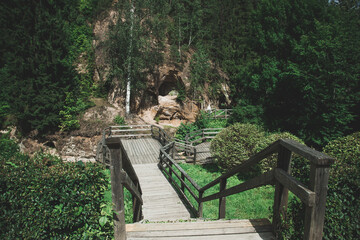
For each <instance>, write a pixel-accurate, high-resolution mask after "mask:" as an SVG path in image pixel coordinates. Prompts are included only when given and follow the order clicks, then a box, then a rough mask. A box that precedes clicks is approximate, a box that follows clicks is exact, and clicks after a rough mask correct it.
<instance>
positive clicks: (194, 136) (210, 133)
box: [185, 128, 223, 145]
mask: <svg viewBox="0 0 360 240" xmlns="http://www.w3.org/2000/svg"><path fill="white" fill-rule="evenodd" d="M222 129H223V128H204V129H199V130H196V131H193V132H190V133H188V134H186V136H185V142H186V144H189V145H197V144H199V143H201V142H203V141H206V140H207V139H213V138H214V137H215V136H216V135H217V134H218V133H219V132H220V131H221V130H222Z"/></svg>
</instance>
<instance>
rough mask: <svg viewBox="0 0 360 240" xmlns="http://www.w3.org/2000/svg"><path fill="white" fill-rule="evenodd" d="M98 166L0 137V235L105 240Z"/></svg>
mask: <svg viewBox="0 0 360 240" xmlns="http://www.w3.org/2000/svg"><path fill="white" fill-rule="evenodd" d="M107 187H108V181H107V180H106V177H105V175H104V171H103V166H101V165H98V164H90V163H89V164H83V163H82V162H79V163H70V162H63V161H62V160H60V159H58V158H57V157H54V156H51V155H47V154H44V153H38V154H37V155H36V156H35V157H33V158H30V157H28V156H26V155H23V154H22V153H20V152H19V149H18V147H17V145H16V144H15V143H14V142H13V141H12V140H9V139H8V137H7V136H1V137H0V238H1V239H88V238H97V239H108V238H110V237H111V236H112V221H105V218H106V216H107V215H109V214H110V215H111V213H106V209H103V207H104V206H105V202H104V201H105V200H104V197H103V194H104V191H105V190H106V189H107Z"/></svg>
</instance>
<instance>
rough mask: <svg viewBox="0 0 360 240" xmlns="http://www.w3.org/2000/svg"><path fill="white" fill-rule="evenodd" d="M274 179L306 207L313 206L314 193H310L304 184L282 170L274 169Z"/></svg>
mask: <svg viewBox="0 0 360 240" xmlns="http://www.w3.org/2000/svg"><path fill="white" fill-rule="evenodd" d="M275 178H276V180H278V181H279V182H280V183H281V184H282V185H284V187H286V188H288V189H289V190H290V191H291V192H293V193H294V194H295V195H296V196H297V197H298V198H300V200H301V201H302V202H303V203H305V204H306V205H307V206H309V207H313V206H314V205H315V192H313V191H310V190H309V189H308V188H307V187H306V186H305V185H304V184H302V183H301V182H299V181H298V180H297V179H295V178H294V177H292V176H290V175H289V174H287V173H286V172H285V171H284V170H282V169H279V168H276V169H275Z"/></svg>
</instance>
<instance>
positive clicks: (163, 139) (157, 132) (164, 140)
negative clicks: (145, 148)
mask: <svg viewBox="0 0 360 240" xmlns="http://www.w3.org/2000/svg"><path fill="white" fill-rule="evenodd" d="M151 136H152V137H153V138H155V139H157V140H158V141H159V142H160V143H161V145H163V146H164V145H166V144H168V143H169V142H171V141H172V138H171V137H170V136H169V135H168V134H167V133H166V132H165V131H164V129H162V128H161V127H158V126H156V125H151Z"/></svg>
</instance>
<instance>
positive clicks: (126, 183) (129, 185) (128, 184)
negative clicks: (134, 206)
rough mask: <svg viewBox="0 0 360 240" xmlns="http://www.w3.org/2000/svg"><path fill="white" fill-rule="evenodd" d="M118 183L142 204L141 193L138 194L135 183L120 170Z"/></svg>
mask: <svg viewBox="0 0 360 240" xmlns="http://www.w3.org/2000/svg"><path fill="white" fill-rule="evenodd" d="M120 181H121V183H122V184H124V186H125V187H126V188H127V189H128V190H129V191H130V192H131V194H132V195H133V196H135V197H136V198H137V199H138V201H139V202H140V203H141V204H143V201H142V198H141V193H140V192H139V190H138V188H137V187H136V185H135V183H134V182H133V181H132V180H131V179H130V177H129V176H128V174H127V173H126V172H125V171H123V170H120Z"/></svg>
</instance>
